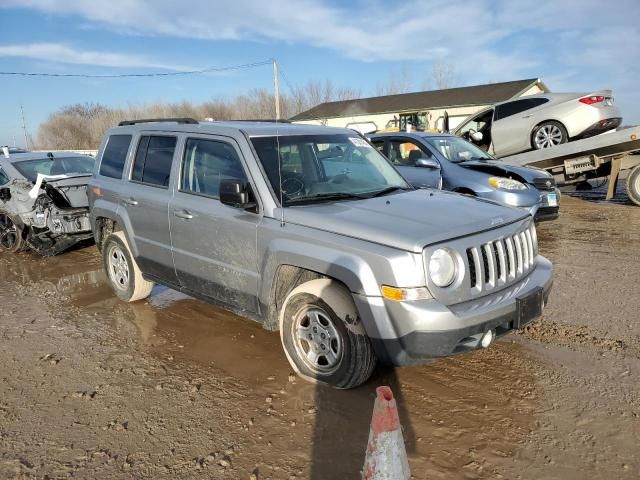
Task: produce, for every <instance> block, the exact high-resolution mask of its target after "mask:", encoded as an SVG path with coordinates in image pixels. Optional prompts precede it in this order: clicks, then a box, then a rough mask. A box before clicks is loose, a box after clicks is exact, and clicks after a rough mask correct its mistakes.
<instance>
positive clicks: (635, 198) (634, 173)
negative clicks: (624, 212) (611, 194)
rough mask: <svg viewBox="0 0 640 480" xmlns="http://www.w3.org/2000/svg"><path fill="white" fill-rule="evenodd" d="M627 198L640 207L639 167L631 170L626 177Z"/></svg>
mask: <svg viewBox="0 0 640 480" xmlns="http://www.w3.org/2000/svg"><path fill="white" fill-rule="evenodd" d="M626 190H627V196H628V197H629V199H630V200H631V201H632V202H633V203H635V204H636V205H638V206H640V165H638V166H636V167H634V168H633V170H631V172H630V173H629V176H628V177H627V183H626Z"/></svg>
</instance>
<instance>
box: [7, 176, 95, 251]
mask: <svg viewBox="0 0 640 480" xmlns="http://www.w3.org/2000/svg"><path fill="white" fill-rule="evenodd" d="M88 178H89V177H88V176H86V175H84V176H80V177H65V178H57V179H55V180H47V179H43V180H41V181H39V182H36V184H35V185H34V183H32V182H29V181H27V180H22V179H17V180H14V181H13V182H12V183H11V184H9V185H8V186H7V187H4V188H2V189H1V190H2V192H0V208H2V210H4V211H6V212H7V213H8V214H9V215H11V216H12V217H13V218H14V222H15V223H16V225H17V227H18V228H19V229H20V233H21V235H22V239H23V241H24V243H25V244H26V245H27V246H28V247H29V248H31V249H33V250H34V251H36V252H37V253H39V254H41V255H44V256H53V255H57V254H59V253H62V252H63V251H65V250H67V249H69V248H70V247H72V246H73V245H75V244H77V243H78V242H81V241H84V240H88V239H90V238H92V236H93V235H92V232H91V224H90V221H89V205H88V200H87V182H88Z"/></svg>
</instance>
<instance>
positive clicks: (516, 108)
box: [495, 98, 549, 120]
mask: <svg viewBox="0 0 640 480" xmlns="http://www.w3.org/2000/svg"><path fill="white" fill-rule="evenodd" d="M548 101H549V99H548V98H524V99H522V100H516V101H513V102H509V103H504V104H502V105H498V106H497V107H496V113H495V120H502V119H503V118H507V117H510V116H511V115H516V114H518V113H521V112H524V111H525V110H530V109H532V108H535V107H539V106H540V105H543V104H545V103H547V102H548Z"/></svg>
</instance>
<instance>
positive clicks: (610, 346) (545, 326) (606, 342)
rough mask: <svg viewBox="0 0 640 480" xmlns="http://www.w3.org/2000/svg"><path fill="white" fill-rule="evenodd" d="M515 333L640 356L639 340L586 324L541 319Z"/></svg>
mask: <svg viewBox="0 0 640 480" xmlns="http://www.w3.org/2000/svg"><path fill="white" fill-rule="evenodd" d="M513 333H514V335H516V336H520V337H524V338H528V339H530V340H535V341H538V342H541V343H547V344H553V345H557V346H562V347H567V348H571V349H581V350H585V349H587V350H595V351H598V352H603V351H610V352H620V353H623V354H625V355H631V356H633V357H636V358H640V342H638V341H637V340H634V339H625V340H623V339H620V338H615V337H612V336H610V335H606V334H602V333H600V332H597V331H594V329H592V328H590V327H588V326H586V325H579V326H576V325H568V324H564V323H559V322H554V321H545V320H540V321H538V322H535V323H533V324H531V325H527V326H526V327H525V328H524V329H522V330H519V331H515V332H513Z"/></svg>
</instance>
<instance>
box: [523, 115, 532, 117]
mask: <svg viewBox="0 0 640 480" xmlns="http://www.w3.org/2000/svg"><path fill="white" fill-rule="evenodd" d="M522 118H531V115H525V116H523V117H522Z"/></svg>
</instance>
